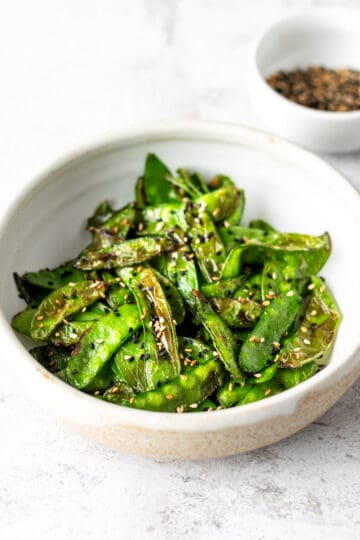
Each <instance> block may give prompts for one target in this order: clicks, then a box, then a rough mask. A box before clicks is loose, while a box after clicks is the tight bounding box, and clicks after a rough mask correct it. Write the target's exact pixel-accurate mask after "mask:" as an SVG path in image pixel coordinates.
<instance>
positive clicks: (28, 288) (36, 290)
mask: <svg viewBox="0 0 360 540" xmlns="http://www.w3.org/2000/svg"><path fill="white" fill-rule="evenodd" d="M13 277H14V281H15V285H16V288H17V291H18V293H19V298H22V299H23V300H25V302H26V303H27V305H28V306H29V307H31V308H35V307H37V306H38V305H39V304H40V302H41V301H42V300H43V299H44V298H45V297H46V296H47V295H48V294H49V290H48V289H44V288H42V287H37V286H35V285H31V284H30V283H29V282H28V281H26V279H24V278H23V277H22V276H20V275H19V274H17V273H16V272H14V274H13Z"/></svg>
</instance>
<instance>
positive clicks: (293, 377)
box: [277, 361, 319, 388]
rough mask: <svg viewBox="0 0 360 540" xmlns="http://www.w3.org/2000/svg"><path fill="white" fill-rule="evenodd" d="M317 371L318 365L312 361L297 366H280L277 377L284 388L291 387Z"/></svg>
mask: <svg viewBox="0 0 360 540" xmlns="http://www.w3.org/2000/svg"><path fill="white" fill-rule="evenodd" d="M317 371H319V366H318V364H317V363H316V362H313V361H312V362H308V363H307V364H304V365H302V366H300V367H298V368H280V369H279V371H278V375H277V378H278V380H279V381H280V383H281V384H282V385H283V386H284V387H285V388H292V387H293V386H297V385H298V384H300V383H302V382H303V381H306V379H309V378H310V377H312V376H313V375H315V373H316V372H317Z"/></svg>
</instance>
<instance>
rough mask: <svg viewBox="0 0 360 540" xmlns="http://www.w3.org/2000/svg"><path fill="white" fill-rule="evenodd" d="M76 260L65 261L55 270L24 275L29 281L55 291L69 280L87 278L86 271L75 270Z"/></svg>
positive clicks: (74, 280)
mask: <svg viewBox="0 0 360 540" xmlns="http://www.w3.org/2000/svg"><path fill="white" fill-rule="evenodd" d="M73 262H74V261H69V262H67V263H64V264H62V265H60V266H58V267H57V268H54V269H53V270H49V269H44V270H39V271H38V272H25V274H24V275H23V276H22V277H23V278H24V279H25V280H26V281H27V283H29V284H30V285H34V286H36V287H41V288H43V289H49V290H51V291H55V290H56V289H59V288H60V287H64V285H67V284H68V283H69V282H76V281H82V280H83V279H85V277H86V276H84V273H83V272H81V271H80V270H75V268H74V267H73Z"/></svg>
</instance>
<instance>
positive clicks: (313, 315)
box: [310, 309, 317, 317]
mask: <svg viewBox="0 0 360 540" xmlns="http://www.w3.org/2000/svg"><path fill="white" fill-rule="evenodd" d="M310 315H311V317H315V316H316V315H317V311H316V309H313V310H312V312H311V313H310Z"/></svg>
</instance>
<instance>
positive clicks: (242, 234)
mask: <svg viewBox="0 0 360 540" xmlns="http://www.w3.org/2000/svg"><path fill="white" fill-rule="evenodd" d="M227 221H228V220H227ZM267 234H268V233H267V232H266V231H263V230H261V229H251V228H249V227H241V226H240V225H231V224H230V226H228V227H219V235H220V238H221V240H222V241H223V243H224V245H225V247H226V250H227V252H228V253H229V252H230V251H231V250H232V249H233V248H234V247H239V246H241V245H243V244H245V242H247V241H248V240H250V239H253V240H257V241H259V242H260V241H262V240H263V239H264V238H266V236H267Z"/></svg>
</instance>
